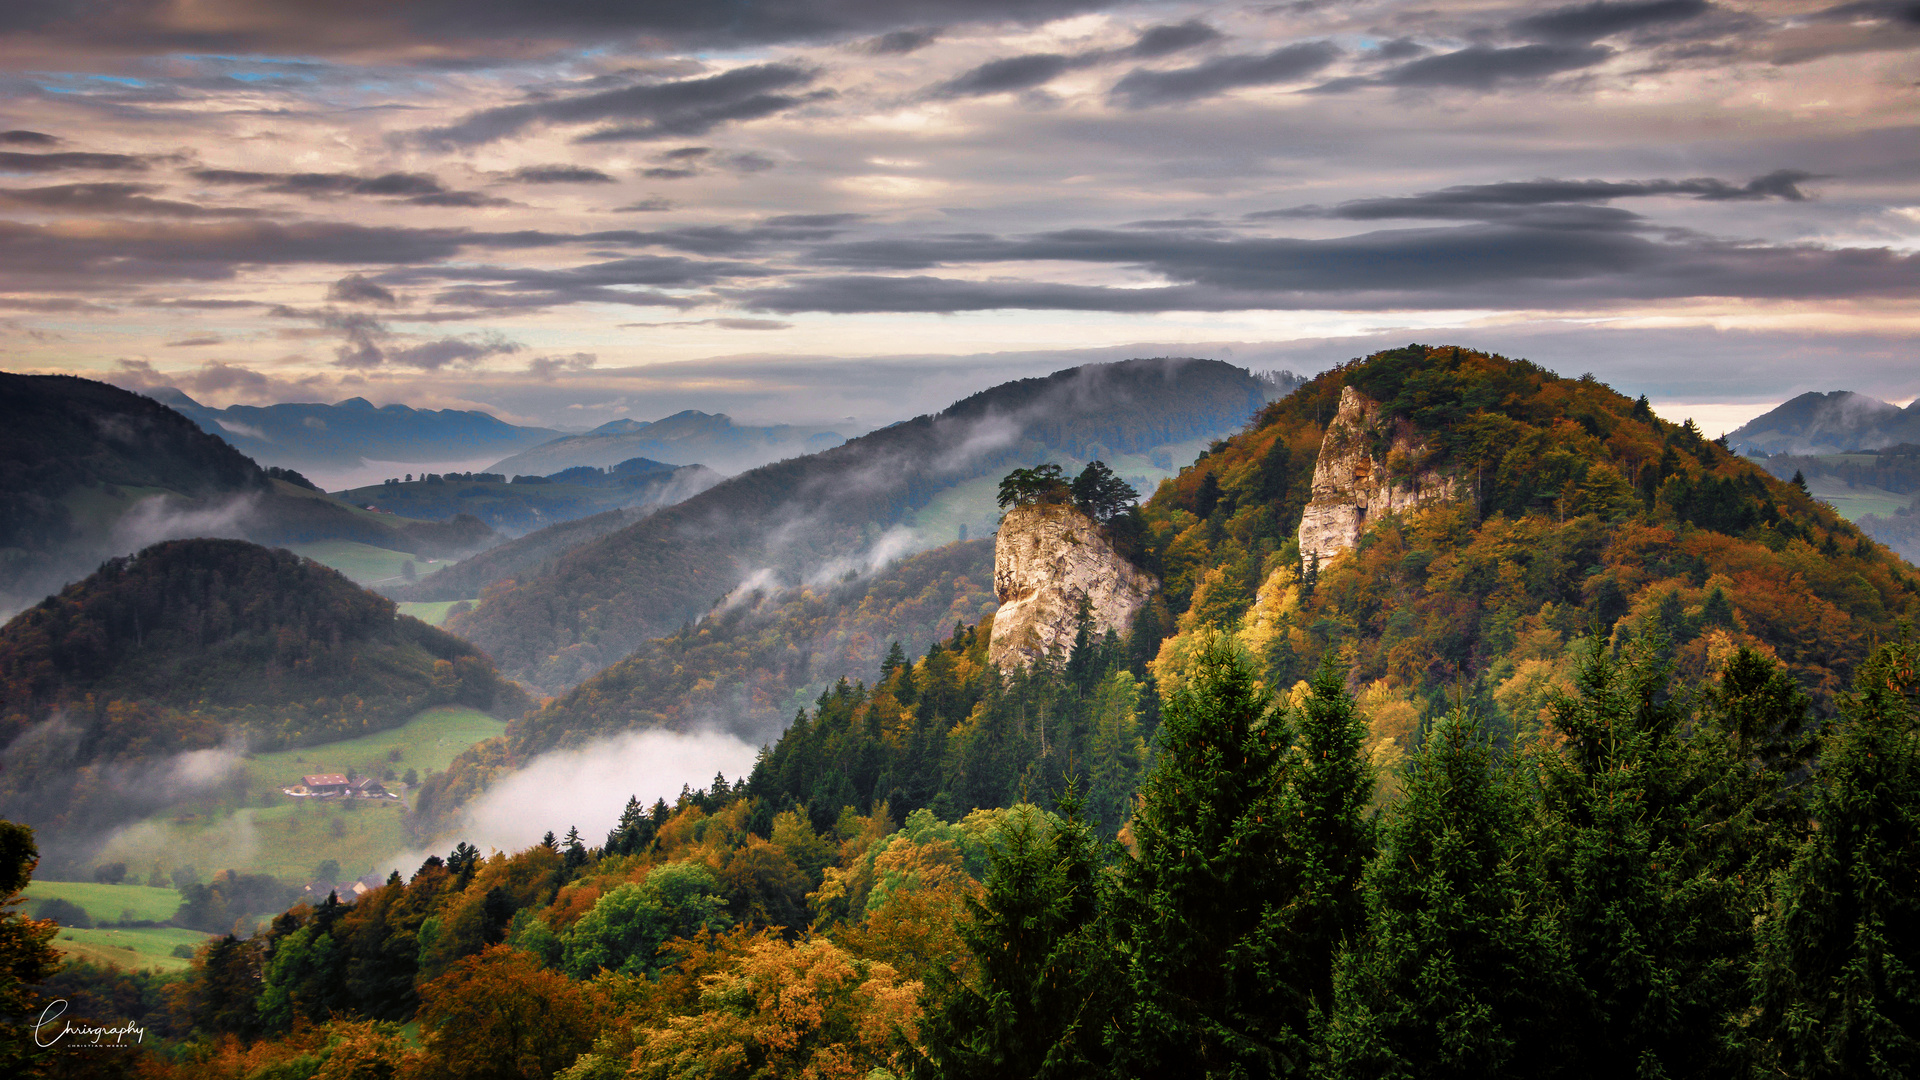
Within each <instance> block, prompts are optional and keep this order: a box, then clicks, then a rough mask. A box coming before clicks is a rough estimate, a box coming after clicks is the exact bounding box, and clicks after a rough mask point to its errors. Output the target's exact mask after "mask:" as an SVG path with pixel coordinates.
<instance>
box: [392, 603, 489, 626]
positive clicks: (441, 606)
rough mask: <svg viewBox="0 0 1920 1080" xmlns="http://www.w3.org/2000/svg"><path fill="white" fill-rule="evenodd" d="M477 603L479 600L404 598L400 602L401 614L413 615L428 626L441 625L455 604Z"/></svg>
mask: <svg viewBox="0 0 1920 1080" xmlns="http://www.w3.org/2000/svg"><path fill="white" fill-rule="evenodd" d="M461 603H465V604H477V603H479V601H478V600H403V601H401V602H400V614H402V615H411V616H413V617H414V618H416V619H419V620H420V621H421V622H423V623H426V624H427V625H428V626H441V625H444V624H445V623H446V621H447V609H448V608H451V607H453V605H455V604H461Z"/></svg>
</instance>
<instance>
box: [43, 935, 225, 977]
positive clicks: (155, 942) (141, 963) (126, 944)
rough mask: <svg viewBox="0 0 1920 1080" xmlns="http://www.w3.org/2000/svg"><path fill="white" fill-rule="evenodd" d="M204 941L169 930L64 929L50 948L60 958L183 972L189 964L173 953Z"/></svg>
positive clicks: (202, 938) (202, 936)
mask: <svg viewBox="0 0 1920 1080" xmlns="http://www.w3.org/2000/svg"><path fill="white" fill-rule="evenodd" d="M207 937H208V935H206V934H203V933H201V932H200V931H198V930H176V929H174V928H173V927H171V926H154V927H141V928H136V929H124V930H122V929H113V928H103V929H95V930H79V929H75V928H73V927H65V926H63V927H61V928H60V933H59V935H58V936H57V937H55V938H54V939H53V944H54V947H55V948H58V949H59V950H60V952H61V954H62V955H65V956H67V957H68V958H70V959H74V960H87V961H91V962H93V963H96V964H104V965H111V966H113V967H118V968H126V969H130V970H131V969H134V968H151V969H153V970H155V971H185V970H186V969H187V968H188V967H189V966H191V964H192V961H191V960H189V959H187V958H186V957H182V956H175V955H174V950H175V949H176V948H178V947H179V946H181V945H185V946H186V947H187V948H188V949H193V948H196V947H198V946H199V944H200V943H201V942H203V941H205V940H207Z"/></svg>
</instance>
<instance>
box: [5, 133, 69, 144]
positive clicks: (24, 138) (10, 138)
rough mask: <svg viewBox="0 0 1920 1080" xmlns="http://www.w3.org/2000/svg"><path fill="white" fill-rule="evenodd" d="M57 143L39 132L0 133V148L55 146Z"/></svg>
mask: <svg viewBox="0 0 1920 1080" xmlns="http://www.w3.org/2000/svg"><path fill="white" fill-rule="evenodd" d="M59 142H60V140H59V139H56V138H54V137H53V136H51V135H48V134H45V133H43V132H39V131H18V130H16V131H0V146H57V145H59Z"/></svg>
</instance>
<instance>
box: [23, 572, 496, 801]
mask: <svg viewBox="0 0 1920 1080" xmlns="http://www.w3.org/2000/svg"><path fill="white" fill-rule="evenodd" d="M453 703H459V704H465V705H470V706H473V707H476V708H482V709H489V710H493V711H495V712H501V713H505V714H517V713H518V712H520V711H522V710H524V708H525V707H526V704H527V701H526V698H525V695H524V694H523V693H521V691H520V690H519V689H518V688H517V687H515V686H514V685H513V684H511V683H509V682H507V681H505V680H503V679H501V678H500V676H499V675H498V673H497V672H495V671H494V668H493V665H492V663H491V662H489V661H488V660H487V658H486V657H485V656H483V655H481V654H480V652H479V651H478V650H476V649H474V648H473V646H471V645H469V644H467V643H466V642H464V641H462V640H460V639H459V638H457V637H455V636H453V635H452V634H449V633H446V632H445V631H442V630H437V629H435V628H433V627H431V626H428V625H427V624H425V623H423V622H420V621H419V620H417V619H414V618H411V617H409V616H404V615H399V614H397V613H396V610H395V607H394V604H393V602H392V601H390V600H387V599H386V598H384V597H381V596H376V595H374V594H373V593H370V592H367V591H366V590H365V589H362V588H360V587H359V586H357V585H355V584H353V583H352V582H351V581H348V580H347V579H346V578H345V577H343V576H341V575H340V574H339V573H338V572H336V571H334V570H331V569H328V568H327V567H324V566H321V565H320V564H318V563H315V562H312V561H309V560H307V559H302V558H300V557H299V556H297V555H294V554H292V553H291V552H288V551H284V550H276V549H268V548H264V547H260V546H259V545H256V544H250V543H247V542H245V541H241V540H174V541H168V542H166V543H161V544H156V545H154V546H153V547H150V548H147V549H146V550H144V551H142V552H140V553H139V554H137V555H134V556H131V557H127V558H118V559H112V560H110V561H108V562H107V563H106V564H105V565H103V566H102V567H101V568H100V569H99V570H98V571H97V572H95V573H94V574H92V575H91V576H89V577H88V578H86V579H85V580H83V581H79V582H76V583H74V584H73V585H70V586H68V587H67V588H66V589H64V590H62V591H61V592H60V593H59V594H57V595H55V596H52V597H49V598H47V599H46V600H44V601H42V602H41V603H40V604H38V605H36V606H34V607H33V608H30V609H28V610H27V611H24V612H22V613H21V614H20V615H18V616H16V617H15V618H14V619H13V620H12V621H11V622H9V623H7V624H6V626H5V627H4V628H0V747H3V748H4V749H0V753H3V754H4V755H5V760H6V769H5V771H4V773H0V816H5V817H9V818H13V819H15V820H29V821H43V820H48V818H49V817H51V816H55V815H57V813H58V809H57V807H53V806H40V805H33V800H32V799H25V797H26V796H28V795H34V796H35V797H36V798H39V797H44V796H45V795H46V794H47V792H46V791H45V790H43V789H44V786H45V784H46V783H48V782H49V781H58V779H59V777H60V776H61V775H62V774H66V775H67V777H68V781H69V782H71V780H72V774H73V773H74V771H75V770H78V769H81V768H82V767H86V766H91V765H96V764H103V763H113V762H122V763H124V762H131V761H135V760H138V759H143V758H152V757H157V756H160V755H166V754H173V753H178V752H181V751H188V750H199V749H206V748H210V747H215V746H220V745H222V744H223V743H226V742H228V741H230V740H232V739H235V738H237V737H242V736H244V737H245V738H246V739H247V741H248V742H249V743H250V744H251V745H253V746H255V747H271V746H276V745H304V744H312V743H320V742H329V741H332V740H335V739H339V738H345V737H349V736H353V735H359V734H363V733H365V732H368V731H377V730H382V729H384V728H388V727H393V726H395V725H398V724H400V723H402V722H404V721H405V720H406V719H407V718H408V717H410V716H412V715H413V714H415V713H417V712H418V711H420V710H421V709H424V708H427V707H429V706H433V705H442V704H453ZM54 786H55V787H58V786H59V784H58V783H57V782H56V783H55V784H54ZM23 799H24V800H25V801H23Z"/></svg>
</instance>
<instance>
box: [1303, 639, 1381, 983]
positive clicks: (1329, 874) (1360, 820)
mask: <svg viewBox="0 0 1920 1080" xmlns="http://www.w3.org/2000/svg"><path fill="white" fill-rule="evenodd" d="M1295 729H1296V731H1295V736H1294V739H1295V743H1296V745H1297V746H1298V748H1299V759H1300V760H1299V765H1298V768H1297V771H1296V773H1295V777H1294V780H1293V801H1294V804H1295V810H1296V813H1297V815H1298V817H1297V821H1298V824H1297V826H1296V827H1295V829H1294V832H1293V844H1294V851H1293V858H1295V859H1296V860H1297V861H1298V863H1299V866H1300V871H1301V888H1300V898H1299V901H1298V902H1297V903H1296V904H1295V905H1293V906H1292V907H1291V908H1290V909H1289V913H1288V917H1287V919H1286V924H1287V928H1288V933H1289V937H1290V938H1291V939H1292V943H1293V949H1294V951H1295V953H1296V957H1295V960H1296V963H1297V964H1298V966H1299V967H1300V968H1301V969H1302V970H1303V971H1304V973H1305V975H1306V977H1307V979H1308V985H1309V986H1310V987H1311V988H1312V991H1313V997H1314V1009H1315V1011H1316V1012H1320V1013H1324V1012H1325V1011H1327V1010H1328V1009H1330V1008H1331V1007H1332V1004H1333V966H1334V956H1335V954H1336V953H1337V952H1338V951H1339V949H1340V947H1341V946H1342V945H1343V944H1345V943H1346V942H1347V941H1348V940H1350V939H1351V938H1352V937H1354V936H1355V935H1356V934H1358V932H1359V931H1360V929H1361V927H1362V925H1363V924H1364V923H1365V921H1366V906H1365V899H1364V897H1363V896H1362V894H1361V887H1360V879H1361V875H1362V874H1363V873H1364V872H1365V870H1366V865H1367V862H1368V861H1369V860H1371V859H1372V858H1373V855H1374V849H1375V847H1376V845H1377V843H1378V824H1377V822H1376V820H1375V818H1374V815H1373V813H1372V811H1371V809H1370V808H1369V804H1370V803H1371V802H1372V801H1373V770H1372V768H1371V767H1370V766H1369V765H1368V764H1367V761H1366V759H1365V757H1364V756H1362V753H1361V744H1362V742H1363V741H1364V740H1365V738H1366V733H1367V728H1366V723H1365V722H1364V721H1363V720H1362V719H1361V718H1360V714H1359V710H1358V709H1356V708H1355V707H1354V701H1353V696H1352V695H1351V694H1349V693H1347V686H1346V674H1345V672H1344V671H1342V670H1341V668H1340V667H1339V666H1338V665H1337V664H1336V663H1334V661H1333V658H1332V656H1331V655H1329V656H1328V657H1327V659H1326V660H1325V661H1324V662H1323V663H1322V664H1321V665H1320V670H1319V672H1318V673H1317V674H1316V675H1315V676H1314V679H1313V682H1312V684H1311V685H1310V687H1309V693H1308V695H1307V700H1306V703H1305V706H1304V707H1303V708H1302V709H1300V710H1299V713H1298V715H1297V717H1296V720H1295Z"/></svg>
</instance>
